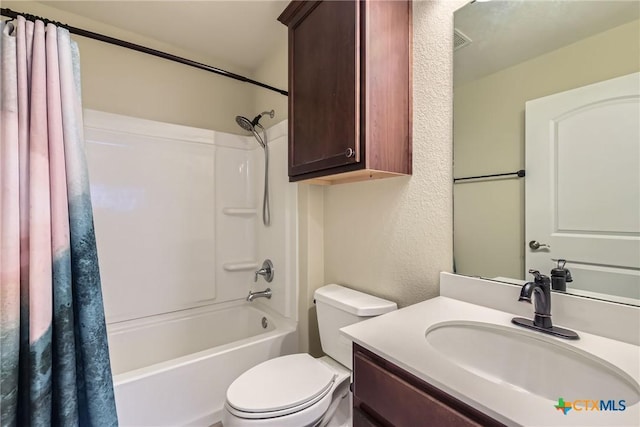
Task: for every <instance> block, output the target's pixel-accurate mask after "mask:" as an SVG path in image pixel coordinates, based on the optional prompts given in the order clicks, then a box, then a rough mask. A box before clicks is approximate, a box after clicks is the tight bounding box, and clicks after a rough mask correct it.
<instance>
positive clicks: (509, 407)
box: [341, 296, 640, 427]
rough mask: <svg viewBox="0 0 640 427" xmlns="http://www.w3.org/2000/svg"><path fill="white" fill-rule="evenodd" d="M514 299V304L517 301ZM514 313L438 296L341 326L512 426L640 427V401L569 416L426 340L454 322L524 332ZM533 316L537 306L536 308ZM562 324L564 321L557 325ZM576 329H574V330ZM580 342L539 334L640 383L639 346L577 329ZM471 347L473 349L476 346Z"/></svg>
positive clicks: (358, 340)
mask: <svg viewBox="0 0 640 427" xmlns="http://www.w3.org/2000/svg"><path fill="white" fill-rule="evenodd" d="M514 303H515V302H514ZM513 317H514V315H513V314H511V313H506V312H503V311H499V310H494V309H491V308H487V307H483V306H480V305H475V304H470V303H467V302H463V301H458V300H455V299H452V298H448V297H442V296H440V297H437V298H434V299H431V300H428V301H424V302H421V303H418V304H415V305H412V306H409V307H406V308H403V309H401V310H397V311H394V312H391V313H388V314H385V315H383V316H379V317H374V318H372V319H369V320H366V321H364V322H360V323H356V324H354V325H351V326H347V327H345V328H343V329H341V332H342V334H343V335H345V336H347V337H348V338H350V339H351V340H353V341H354V342H355V343H357V344H359V345H361V346H362V347H364V348H366V349H368V350H370V351H372V352H374V353H376V354H378V355H380V356H382V357H383V358H385V359H387V360H388V361H390V362H391V363H394V364H395V365H397V366H399V367H401V368H403V369H405V370H406V371H408V372H410V373H412V374H413V375H415V376H417V377H418V378H421V379H423V380H424V381H426V382H428V383H430V384H432V385H434V386H436V387H438V388H440V389H441V390H443V391H445V392H447V393H449V394H450V395H452V396H454V397H456V398H457V399H459V400H461V401H463V402H465V403H467V404H469V405H470V406H472V407H474V408H476V409H478V410H480V411H482V412H483V413H485V414H487V415H489V416H491V417H493V418H495V419H497V420H498V421H500V422H502V423H504V424H506V425H512V426H608V427H609V426H634V427H637V426H640V403H636V404H634V405H633V406H627V408H626V410H624V411H618V412H613V411H597V412H596V411H589V412H585V411H583V412H578V411H573V410H572V411H569V413H568V414H567V415H564V414H563V413H562V412H561V411H558V410H556V409H555V407H554V405H556V404H557V399H556V400H555V401H554V400H551V399H547V398H543V397H540V396H537V395H534V394H531V393H527V392H524V391H519V390H515V389H514V388H512V387H510V386H508V385H505V384H500V383H496V382H493V381H490V380H488V379H485V378H483V377H480V376H478V375H475V374H473V373H471V372H470V371H467V370H465V369H463V368H461V367H459V366H458V365H455V364H454V363H453V362H451V361H450V360H448V359H447V358H446V357H445V356H444V355H443V354H441V353H440V352H439V351H438V350H437V349H435V348H433V347H432V346H431V344H429V342H428V341H427V339H426V338H425V334H426V331H427V329H428V328H429V327H431V326H433V325H435V324H437V323H441V322H451V321H475V322H486V323H492V324H496V325H501V326H502V327H508V328H516V329H518V330H525V331H528V330H526V329H524V328H521V327H519V326H516V325H513V324H512V323H511V319H512V318H513ZM531 317H533V310H531ZM557 326H562V325H557ZM574 330H575V329H574ZM575 331H576V332H577V333H578V334H579V335H580V340H577V341H569V340H564V339H561V338H555V337H552V336H550V335H546V334H541V333H540V332H535V331H530V333H531V334H540V335H544V337H546V339H549V340H557V341H559V342H562V343H563V344H565V345H568V346H572V347H575V348H577V349H579V350H582V351H584V352H587V353H590V354H593V355H594V356H596V357H598V358H600V359H603V360H604V361H606V362H608V363H610V364H612V365H614V366H616V367H618V368H619V369H621V370H622V371H624V372H625V373H627V374H628V375H629V376H630V377H631V378H633V379H634V380H635V381H636V382H637V383H638V382H640V347H639V346H636V345H633V344H628V343H625V342H621V341H616V340H613V339H609V338H604V337H601V336H597V335H593V334H588V333H586V332H582V331H580V330H575ZM469 351H473V349H472V348H470V349H469ZM558 397H563V398H564V399H565V400H566V401H573V400H578V399H589V400H600V399H602V400H608V399H612V398H613V397H611V396H558Z"/></svg>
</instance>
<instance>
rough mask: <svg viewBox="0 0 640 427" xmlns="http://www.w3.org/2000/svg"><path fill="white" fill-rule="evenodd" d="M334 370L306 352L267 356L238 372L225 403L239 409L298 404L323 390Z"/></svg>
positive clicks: (270, 409) (277, 408)
mask: <svg viewBox="0 0 640 427" xmlns="http://www.w3.org/2000/svg"><path fill="white" fill-rule="evenodd" d="M334 380H335V375H334V372H332V371H331V370H330V369H329V368H328V367H326V366H325V365H323V364H322V363H320V362H318V361H316V360H315V359H314V358H313V357H311V356H310V355H308V354H306V353H302V354H292V355H288V356H281V357H277V358H275V359H271V360H267V361H266V362H263V363H261V364H259V365H257V366H254V367H253V368H251V369H249V370H248V371H246V372H245V373H244V374H242V375H240V376H239V377H238V378H236V380H235V381H234V382H233V383H232V384H231V385H230V386H229V388H228V389H227V403H228V404H229V405H230V406H231V407H233V408H235V409H237V410H239V411H242V412H253V413H256V412H259V413H264V412H273V411H282V410H286V409H289V408H292V409H293V408H295V409H296V410H297V409H302V408H299V407H300V406H301V405H302V406H303V407H304V404H305V403H307V402H312V401H314V400H315V399H317V398H318V397H320V396H321V395H323V394H325V393H326V392H327V391H328V390H329V389H330V388H331V386H332V385H333V382H334Z"/></svg>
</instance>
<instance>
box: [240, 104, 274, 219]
mask: <svg viewBox="0 0 640 427" xmlns="http://www.w3.org/2000/svg"><path fill="white" fill-rule="evenodd" d="M264 115H269V117H271V118H273V117H274V116H275V111H274V110H271V111H263V112H262V113H260V114H258V115H257V116H255V117H254V118H253V120H249V119H247V118H246V117H243V116H236V123H238V125H239V126H240V127H241V128H242V129H244V130H246V131H249V132H251V133H253V136H254V137H255V138H256V141H258V144H260V146H261V147H262V148H264V194H263V197H262V223H263V224H264V225H266V226H267V227H268V226H269V225H271V210H270V209H269V146H268V145H267V144H268V141H267V131H266V130H265V128H264V127H263V126H262V125H261V124H260V119H261V118H262V116H264ZM256 128H260V129H261V130H262V138H261V137H260V135H259V134H258V132H257V131H256Z"/></svg>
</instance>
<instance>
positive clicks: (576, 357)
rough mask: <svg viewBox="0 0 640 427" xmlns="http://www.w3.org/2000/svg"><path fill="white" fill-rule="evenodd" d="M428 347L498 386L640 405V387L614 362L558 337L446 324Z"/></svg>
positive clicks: (434, 331)
mask: <svg viewBox="0 0 640 427" xmlns="http://www.w3.org/2000/svg"><path fill="white" fill-rule="evenodd" d="M426 340H427V342H428V343H429V344H430V345H431V346H432V347H433V348H434V349H435V350H436V351H437V352H439V353H441V354H442V355H443V356H445V357H446V358H447V359H448V360H449V361H450V362H451V363H454V364H456V365H458V366H459V367H460V368H462V369H465V370H467V371H469V372H471V373H473V374H475V375H478V376H480V377H482V378H485V379H487V380H489V381H492V382H494V383H498V384H502V385H505V386H507V387H509V388H511V389H513V390H518V391H521V392H526V393H532V394H535V395H538V396H541V397H544V398H548V399H550V400H554V401H557V400H558V398H560V397H562V398H564V399H567V400H573V399H594V400H595V399H598V400H600V399H602V400H616V401H618V400H625V401H626V406H627V407H629V406H631V405H633V404H635V403H637V402H638V401H639V400H640V386H639V385H638V383H637V382H636V381H635V380H634V379H633V378H631V376H629V375H628V374H626V373H625V372H624V371H622V370H621V369H619V368H617V367H615V366H613V365H611V364H610V363H609V362H606V361H605V360H602V359H600V358H598V357H596V356H593V355H591V354H590V353H587V352H585V351H583V350H580V349H578V348H576V347H573V346H570V345H567V344H565V343H563V342H560V341H558V340H557V339H555V338H549V337H546V336H544V335H542V334H538V333H535V332H529V331H526V330H522V331H520V330H518V329H514V328H509V327H505V326H501V325H494V324H489V323H481V322H462V321H454V322H443V323H438V324H436V325H433V326H432V327H430V328H429V329H428V330H427V331H426Z"/></svg>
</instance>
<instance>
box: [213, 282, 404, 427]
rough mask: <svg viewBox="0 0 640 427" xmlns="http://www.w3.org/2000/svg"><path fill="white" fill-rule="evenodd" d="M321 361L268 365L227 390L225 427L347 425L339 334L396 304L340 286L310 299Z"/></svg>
mask: <svg viewBox="0 0 640 427" xmlns="http://www.w3.org/2000/svg"><path fill="white" fill-rule="evenodd" d="M314 297H315V303H316V308H317V313H318V329H319V331H320V342H321V344H322V350H323V351H324V353H325V354H326V356H323V357H320V358H318V359H315V358H313V357H311V356H310V355H309V354H306V353H299V354H291V355H287V356H280V357H276V358H275V359H271V360H267V361H266V362H263V363H260V364H259V365H257V366H254V367H253V368H251V369H249V370H248V371H246V372H245V373H243V374H242V375H240V376H239V377H238V378H236V380H235V381H234V382H233V383H232V384H231V385H230V386H229V388H228V389H227V398H226V402H225V405H224V411H223V415H222V425H223V426H224V427H253V426H259V427H303V426H313V427H316V426H318V427H334V426H335V427H338V426H346V425H351V422H350V414H351V399H350V391H349V384H350V378H351V368H352V361H351V345H352V343H351V341H350V340H348V339H347V338H344V337H342V336H341V335H340V328H343V327H345V326H348V325H351V324H353V323H356V322H360V321H362V320H366V319H369V318H371V317H374V316H378V315H381V314H384V313H388V312H390V311H393V310H396V309H397V306H396V303H395V302H391V301H387V300H385V299H382V298H377V297H374V296H372V295H368V294H365V293H362V292H358V291H355V290H353V289H349V288H345V287H344V286H340V285H326V286H323V287H322V288H320V289H318V290H317V291H316V292H315V294H314Z"/></svg>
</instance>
